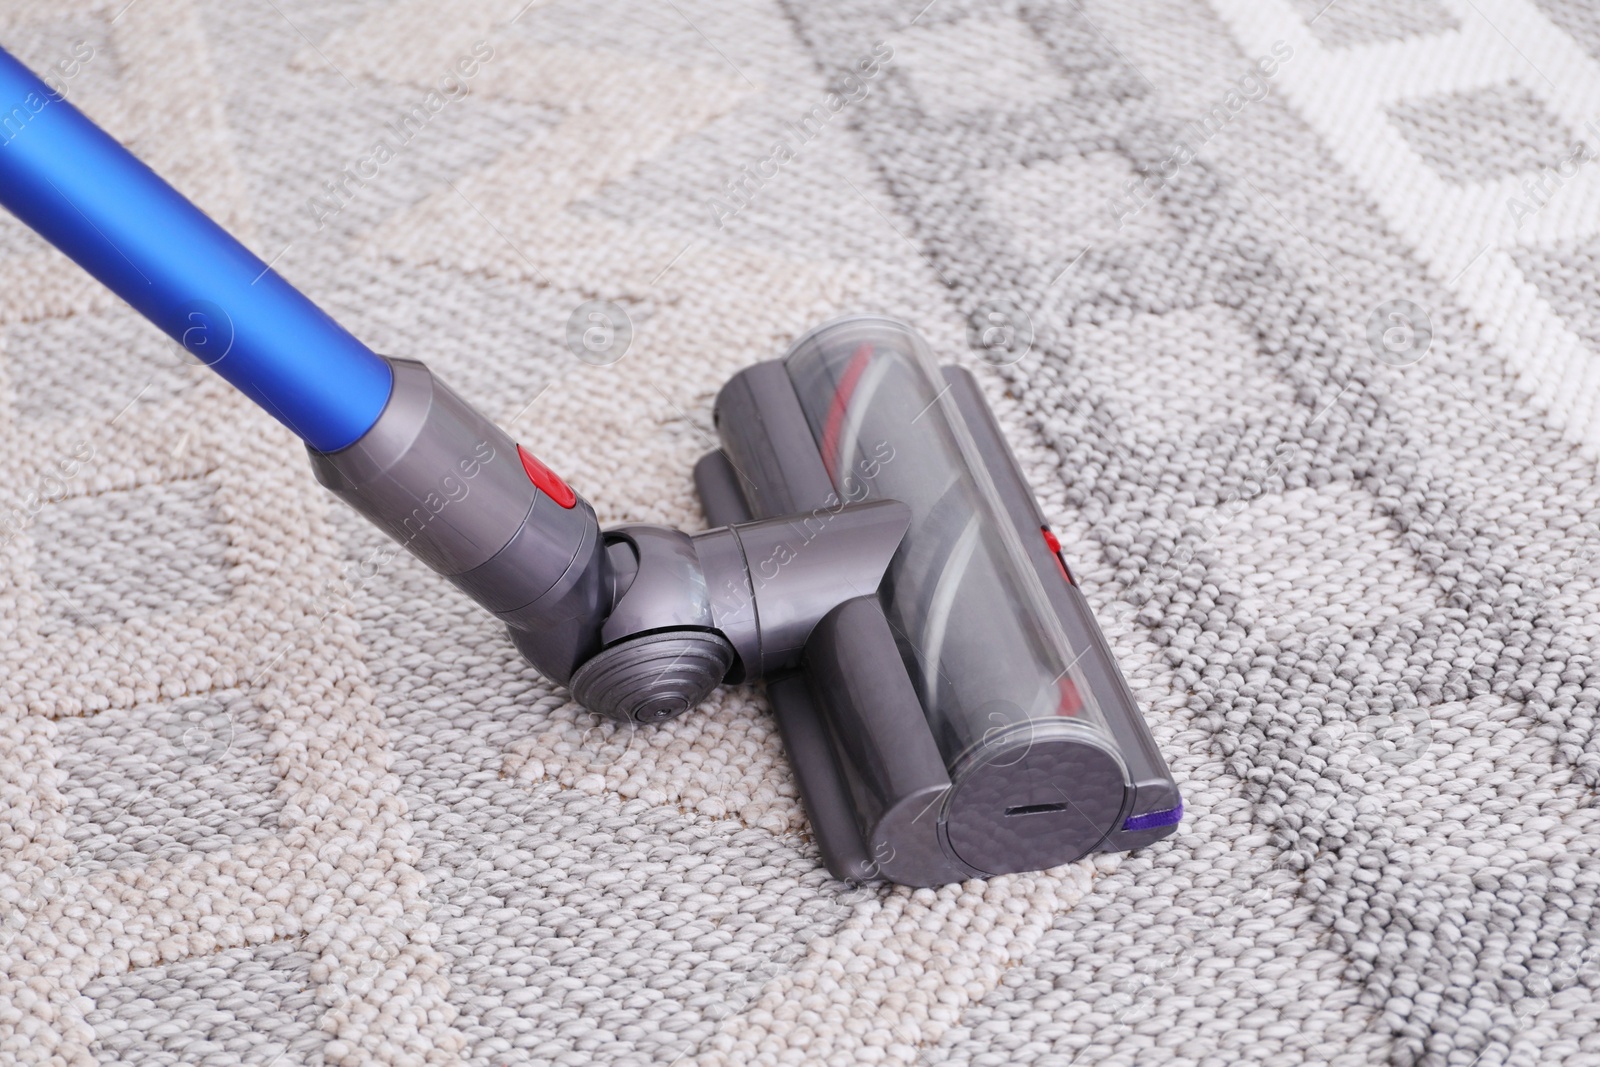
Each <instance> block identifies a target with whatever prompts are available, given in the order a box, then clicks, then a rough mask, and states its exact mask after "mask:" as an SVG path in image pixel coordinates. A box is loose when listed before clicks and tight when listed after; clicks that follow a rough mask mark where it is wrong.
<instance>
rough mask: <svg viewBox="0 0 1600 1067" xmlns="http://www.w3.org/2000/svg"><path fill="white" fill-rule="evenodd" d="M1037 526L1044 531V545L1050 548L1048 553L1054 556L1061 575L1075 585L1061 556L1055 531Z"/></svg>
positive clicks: (1059, 544) (1059, 542) (1059, 543)
mask: <svg viewBox="0 0 1600 1067" xmlns="http://www.w3.org/2000/svg"><path fill="white" fill-rule="evenodd" d="M1039 528H1040V529H1041V530H1043V531H1044V546H1045V547H1046V548H1048V549H1049V550H1050V554H1051V555H1052V556H1054V557H1055V558H1056V566H1057V567H1060V568H1061V577H1063V578H1065V579H1066V580H1067V581H1068V583H1070V584H1072V585H1076V584H1077V583H1076V582H1073V581H1072V572H1071V571H1069V570H1067V561H1066V560H1064V559H1062V558H1061V541H1060V539H1059V538H1057V537H1056V535H1055V533H1054V532H1052V531H1051V529H1050V527H1048V526H1041V527H1039Z"/></svg>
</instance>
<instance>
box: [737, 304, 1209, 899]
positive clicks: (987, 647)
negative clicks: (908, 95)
mask: <svg viewBox="0 0 1600 1067" xmlns="http://www.w3.org/2000/svg"><path fill="white" fill-rule="evenodd" d="M781 367H782V370H783V375H784V377H785V378H786V379H787V384H788V386H789V387H790V388H791V389H792V391H793V402H794V404H795V406H796V407H797V409H798V417H796V416H794V415H793V414H792V413H788V414H789V421H792V422H798V423H799V424H800V425H799V426H786V425H785V418H784V416H785V414H786V413H785V412H783V411H782V410H780V409H781V408H782V407H783V406H784V405H785V404H787V403H788V402H789V401H788V400H787V398H785V397H782V396H781V394H782V392H784V390H781V389H778V388H775V387H774V386H773V383H772V375H771V372H770V371H763V372H762V373H761V375H751V383H750V386H749V389H748V392H749V393H750V395H751V396H753V397H756V398H758V402H757V403H755V404H754V406H753V407H751V408H749V409H745V408H742V407H741V406H740V404H739V403H738V402H737V399H738V397H737V396H736V395H730V390H725V391H724V397H723V398H719V404H718V417H719V429H720V430H721V431H722V433H723V437H724V441H725V442H726V443H727V444H728V445H730V446H731V447H730V448H729V458H730V459H732V460H733V461H734V463H735V465H737V466H741V467H755V468H757V469H758V473H757V474H756V475H755V477H754V478H752V477H750V476H748V475H747V476H746V477H745V478H744V481H745V482H746V485H745V486H744V495H745V497H746V498H747V499H748V498H754V501H755V503H756V504H757V507H755V508H753V509H752V510H754V511H761V510H773V509H786V510H787V511H789V512H793V511H800V510H803V509H805V508H807V507H812V508H815V505H816V504H817V503H818V502H819V501H818V497H819V496H820V497H821V500H820V503H821V504H822V505H823V512H822V514H823V515H824V517H825V515H826V509H827V508H829V507H838V506H842V505H845V504H851V503H859V502H863V501H868V500H880V499H892V500H899V501H901V502H903V503H905V504H906V505H908V506H909V507H910V509H911V512H912V518H911V526H910V532H909V533H908V534H907V535H906V538H905V540H904V541H903V542H902V544H901V547H900V550H899V551H898V552H897V554H896V555H895V558H894V560H893V562H892V563H891V564H890V567H889V571H888V574H887V576H886V578H885V580H884V583H883V585H882V586H881V587H880V588H879V589H878V590H876V607H877V608H881V622H879V621H878V619H879V614H878V612H877V611H876V610H873V606H872V605H868V606H867V607H864V608H859V609H853V610H855V615H854V616H853V617H850V618H841V619H840V620H837V621H833V622H832V623H831V625H830V621H827V620H825V623H824V625H823V626H819V628H818V630H819V633H818V634H817V635H816V637H814V640H813V644H814V645H815V646H816V648H815V650H814V651H815V655H813V656H812V657H811V660H810V662H811V671H810V685H809V687H808V693H809V697H810V700H811V702H812V703H813V704H814V705H815V706H816V708H817V718H818V719H819V720H820V721H824V722H826V723H827V724H828V727H829V737H830V739H831V742H832V748H833V751H834V754H835V759H836V760H837V761H838V762H839V764H840V765H841V767H842V768H843V772H844V773H843V780H844V782H845V788H844V790H843V791H842V793H843V795H844V796H845V798H846V805H847V806H848V807H850V808H852V809H853V811H854V813H855V815H856V819H855V824H856V825H855V829H856V831H857V832H858V833H859V834H860V836H861V837H862V838H863V843H864V851H866V852H867V853H869V856H868V864H869V866H870V867H872V868H874V869H875V871H876V873H878V874H880V875H881V876H883V877H890V878H892V879H893V880H897V881H911V882H914V883H918V882H920V883H928V882H930V881H933V880H950V877H949V876H948V875H946V876H943V877H941V878H935V877H932V876H931V874H930V873H929V872H937V871H938V870H944V869H946V868H941V867H940V863H941V862H945V863H946V864H947V869H948V870H951V871H953V870H957V869H964V870H965V871H966V872H967V873H971V874H998V873H1005V872H1010V871H1022V870H1038V869H1043V868H1047V867H1051V866H1055V865H1057V864H1060V863H1064V862H1068V861H1071V860H1074V859H1077V858H1079V857H1081V856H1083V855H1084V854H1086V853H1088V852H1091V851H1094V850H1096V849H1106V848H1126V847H1133V846H1134V845H1137V844H1141V843H1144V842H1145V841H1146V840H1153V839H1155V838H1157V837H1160V836H1163V835H1164V834H1165V833H1167V832H1170V830H1171V826H1172V823H1175V822H1176V821H1177V815H1178V812H1179V811H1180V810H1181V806H1180V805H1179V803H1178V798H1177V790H1176V786H1175V785H1174V784H1173V783H1172V780H1171V776H1170V773H1169V772H1168V771H1167V769H1166V766H1165V764H1164V763H1163V762H1162V760H1161V757H1160V755H1159V753H1158V752H1157V751H1156V749H1155V746H1154V743H1153V741H1151V739H1150V737H1149V732H1148V728H1147V727H1146V726H1145V724H1144V722H1143V720H1142V718H1141V717H1140V713H1139V710H1138V707H1137V705H1136V704H1135V703H1134V701H1133V698H1132V695H1131V694H1130V693H1129V692H1128V689H1127V686H1126V684H1125V682H1123V680H1122V677H1121V675H1120V673H1119V672H1118V671H1117V669H1116V665H1115V663H1114V661H1113V660H1112V659H1111V654H1110V649H1109V647H1108V646H1107V644H1106V642H1105V638H1104V636H1103V635H1102V634H1101V632H1100V630H1099V628H1098V626H1096V625H1095V623H1094V620H1093V618H1092V616H1091V615H1090V614H1089V610H1088V605H1087V603H1086V602H1085V601H1084V599H1083V596H1082V594H1081V592H1080V591H1079V590H1078V589H1077V588H1076V586H1075V585H1073V583H1072V582H1071V579H1070V576H1069V573H1068V571H1067V570H1066V567H1065V565H1064V564H1063V562H1062V561H1061V560H1060V558H1059V556H1058V554H1057V551H1056V549H1055V547H1054V543H1053V539H1052V538H1051V537H1050V536H1049V531H1048V530H1047V528H1046V527H1045V526H1044V523H1043V520H1042V518H1041V517H1040V514H1039V511H1038V507H1037V504H1036V503H1035V501H1034V499H1033V496H1032V494H1031V492H1030V491H1029V489H1028V487H1027V485H1026V483H1025V482H1024V481H1023V480H1022V477H1021V474H1020V472H1018V470H1017V468H1016V463H1015V460H1014V459H1013V458H1012V456H1011V454H1010V451H1009V449H1007V447H1006V445H1005V443H1004V439H1003V438H1002V437H1001V436H1000V433H999V431H998V428H997V427H996V426H995V424H994V421H993V417H992V415H991V414H990V413H989V411H988V409H987V406H986V405H984V403H983V401H982V398H981V394H980V393H979V391H978V389H977V387H976V384H975V383H974V382H973V380H972V379H971V376H970V375H967V374H966V373H965V372H963V371H960V370H958V369H955V368H947V369H946V370H945V371H943V372H941V371H940V370H939V369H938V368H937V367H936V366H935V364H934V363H933V360H932V358H931V355H930V354H929V352H928V350H927V347H926V345H925V343H924V342H923V341H922V340H921V338H920V337H919V336H918V335H917V334H916V333H915V332H914V331H912V330H911V329H910V327H908V326H906V325H904V324H903V323H900V322H897V321H895V320H892V319H887V318H879V317H856V318H850V319H844V320H839V321H837V322H833V323H829V324H828V325H826V326H823V327H821V328H819V329H817V330H814V331H812V332H811V333H809V334H807V335H806V336H805V337H803V338H801V339H800V340H799V341H798V342H796V344H795V345H794V346H793V347H792V348H791V349H790V351H789V353H788V354H787V355H786V356H785V357H784V358H783V360H782V361H781ZM753 370H754V368H753ZM749 373H750V372H746V374H749ZM730 388H731V387H730ZM757 412H759V413H757ZM730 417H732V418H739V419H741V420H743V421H744V422H751V421H759V422H760V423H761V424H762V425H761V429H762V433H763V434H764V435H765V436H761V437H760V440H759V442H757V441H755V440H753V439H752V434H751V433H750V432H748V431H749V427H748V426H740V427H730V425H729V419H730ZM730 431H731V432H730ZM756 436H760V435H756ZM802 437H803V438H805V443H806V444H807V445H809V449H808V450H809V451H810V452H811V453H812V456H814V457H815V458H814V459H811V458H810V457H806V458H805V459H802V458H800V457H798V456H797V455H796V453H798V452H800V451H801V449H800V448H799V447H798V445H799V442H800V439H801V438H802ZM762 450H774V451H780V452H784V453H786V456H785V457H784V458H782V459H780V460H778V461H777V466H776V467H774V466H773V464H772V463H770V462H769V463H767V464H765V465H764V464H763V463H762V462H761V461H760V460H759V458H758V457H757V456H756V453H757V452H758V451H762ZM736 453H737V455H736ZM741 458H743V460H744V461H745V462H744V463H743V464H741V463H740V459H741ZM769 458H770V457H769ZM807 460H809V465H808V464H807ZM817 461H820V470H819V469H818V468H817V465H816V464H817ZM775 478H776V480H780V481H782V482H783V483H784V492H778V493H774V492H772V491H771V490H772V484H771V483H773V482H774V480H775ZM752 481H763V482H766V483H768V484H767V485H766V486H765V487H761V486H752V485H751V484H749V483H751V482H752ZM785 493H787V496H785ZM763 501H765V503H766V507H765V509H763V508H762V507H761V506H760V505H761V504H762V502H763ZM862 592H863V594H869V595H870V594H872V593H873V592H874V591H872V590H863V591H862ZM874 628H876V629H879V630H882V629H885V628H886V631H887V632H886V634H885V635H884V637H883V638H882V639H881V640H880V644H881V648H882V650H883V654H882V655H878V656H876V657H865V656H864V655H863V653H862V649H863V648H865V647H867V646H869V645H872V643H873V641H874V634H873V630H874ZM890 649H892V652H890V651H888V650H890ZM891 655H892V656H893V657H894V658H895V659H896V660H897V662H895V663H893V664H889V665H885V664H881V663H879V662H878V660H881V659H885V658H888V657H889V656H891ZM890 668H892V669H893V674H894V678H893V679H890V678H888V677H878V675H879V674H880V673H882V672H884V671H887V670H889V669H890ZM866 674H871V675H873V676H874V680H873V683H872V685H871V686H868V685H867V684H866V683H865V682H864V681H863V678H862V676H863V675H866ZM774 695H775V704H776V703H778V700H777V699H776V697H777V691H776V689H775V694H774ZM897 701H898V703H899V704H902V705H905V706H906V707H907V708H910V709H911V710H910V711H909V712H908V713H906V714H904V715H903V716H902V717H901V718H900V719H898V720H897V721H896V725H895V726H894V728H893V731H892V737H891V738H890V739H889V740H888V741H885V739H884V738H883V737H881V736H879V735H880V734H882V733H884V732H885V731H886V730H887V727H886V725H885V722H877V723H874V722H872V721H869V720H873V719H879V720H885V717H886V716H890V715H892V714H894V712H893V711H891V710H890V708H889V705H892V704H895V703H896V702H897ZM913 705H914V707H913ZM780 711H781V709H780ZM918 712H920V718H921V724H920V727H921V729H923V730H925V731H926V735H927V737H926V738H922V737H912V736H911V735H912V734H913V733H915V732H917V727H916V726H914V725H912V724H911V719H912V717H913V716H915V715H916V714H917V713H918ZM875 727H877V728H878V729H877V732H874V728H875ZM919 746H920V747H919ZM900 748H903V749H904V751H897V749H900ZM918 752H925V753H926V754H927V757H926V758H923V759H922V763H921V764H917V762H916V761H917V758H918V757H917V755H916V753H918ZM869 753H870V754H869ZM897 763H899V764H905V765H903V766H896V764H897ZM935 765H936V766H935ZM913 768H915V769H913ZM802 778H804V776H802ZM804 784H805V783H804V781H802V785H803V786H804ZM935 786H937V788H935ZM897 794H905V796H900V795H897ZM810 802H811V798H810V797H809V796H808V803H810ZM813 815H814V817H815V812H813ZM930 827H936V828H937V832H936V834H935V833H931V832H930V831H929V828H930ZM934 847H936V848H937V849H938V850H939V851H940V853H942V856H941V857H929V856H927V855H921V854H923V853H927V852H928V850H929V849H931V848H934ZM913 853H916V854H919V855H915V856H913V855H912V854H913ZM897 865H898V867H899V868H900V869H901V870H902V874H903V875H904V876H903V877H896V874H895V870H896V867H897ZM913 868H915V870H913ZM919 872H920V873H919ZM836 873H838V872H837V871H836ZM869 873H873V872H870V871H869Z"/></svg>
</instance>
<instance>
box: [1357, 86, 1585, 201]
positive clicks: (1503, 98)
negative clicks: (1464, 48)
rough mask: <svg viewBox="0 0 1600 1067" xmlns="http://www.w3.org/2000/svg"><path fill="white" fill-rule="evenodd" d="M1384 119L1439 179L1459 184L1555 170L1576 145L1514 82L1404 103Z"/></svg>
mask: <svg viewBox="0 0 1600 1067" xmlns="http://www.w3.org/2000/svg"><path fill="white" fill-rule="evenodd" d="M1389 115H1390V118H1391V119H1393V121H1394V125H1395V128H1396V129H1397V130H1399V131H1400V135H1401V136H1402V137H1404V138H1405V139H1406V142H1407V143H1408V144H1410V145H1411V147H1412V148H1414V149H1415V150H1416V151H1417V153H1418V154H1419V155H1421V156H1422V158H1423V159H1425V160H1427V161H1428V162H1429V163H1430V164H1432V165H1433V168H1434V170H1436V171H1438V172H1439V176H1440V177H1442V178H1444V179H1445V180H1446V181H1450V182H1456V183H1458V184H1466V183H1468V182H1483V181H1491V180H1493V179H1495V178H1503V177H1505V176H1506V175H1508V174H1523V173H1530V172H1534V171H1538V170H1541V169H1542V168H1545V167H1555V166H1557V165H1559V164H1560V163H1561V162H1562V161H1563V160H1566V159H1567V158H1568V157H1570V156H1571V155H1572V153H1573V150H1574V148H1575V147H1576V145H1577V142H1576V140H1575V139H1574V138H1573V136H1572V134H1571V133H1570V132H1569V131H1568V130H1567V129H1565V128H1564V127H1563V126H1562V124H1561V122H1560V121H1559V120H1558V119H1556V117H1555V116H1553V115H1551V114H1550V112H1549V111H1548V110H1546V108H1545V107H1544V105H1543V104H1541V103H1540V102H1539V98H1538V97H1536V96H1534V95H1533V93H1531V92H1529V91H1528V90H1527V89H1526V88H1524V87H1523V86H1520V85H1517V84H1515V83H1507V84H1505V85H1496V86H1491V87H1489V88H1486V89H1476V90H1473V91H1472V92H1457V93H1449V94H1446V95H1443V96H1435V97H1429V98H1426V99H1421V100H1406V101H1403V102H1401V103H1399V104H1396V105H1394V106H1393V107H1391V108H1390V109H1389Z"/></svg>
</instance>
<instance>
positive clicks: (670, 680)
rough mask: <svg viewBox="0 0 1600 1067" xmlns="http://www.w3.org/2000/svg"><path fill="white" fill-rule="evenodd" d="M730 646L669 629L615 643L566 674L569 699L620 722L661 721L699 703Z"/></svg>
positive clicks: (717, 679) (720, 674)
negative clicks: (569, 676)
mask: <svg viewBox="0 0 1600 1067" xmlns="http://www.w3.org/2000/svg"><path fill="white" fill-rule="evenodd" d="M733 658H734V657H733V646H732V645H730V644H728V642H727V641H725V640H723V638H722V637H721V636H719V635H717V634H714V633H710V632H707V631H705V630H671V631H667V632H664V633H655V634H645V635H643V636H640V637H633V638H629V639H628V640H626V641H620V642H618V643H617V644H615V645H612V646H611V647H610V648H608V649H605V650H604V651H603V652H601V653H600V654H599V655H597V656H595V657H594V658H593V659H591V660H589V662H587V663H585V664H584V665H583V666H582V667H580V668H579V669H578V673H577V674H575V675H573V676H572V696H573V699H575V700H576V701H577V702H578V703H580V704H582V705H583V706H584V707H586V708H588V709H589V710H590V711H593V712H596V713H598V714H601V715H605V716H608V717H609V718H613V719H618V720H620V721H623V722H628V721H632V722H641V723H653V722H665V721H667V720H668V719H673V718H677V717H678V716H679V715H682V714H683V713H684V712H686V711H688V710H689V709H690V708H692V707H694V706H695V705H697V704H699V703H700V702H701V701H703V700H704V699H705V698H706V697H707V696H708V695H710V693H711V690H713V689H715V688H716V687H717V686H718V685H721V684H722V680H723V678H725V677H727V674H728V669H729V668H730V667H732V666H733Z"/></svg>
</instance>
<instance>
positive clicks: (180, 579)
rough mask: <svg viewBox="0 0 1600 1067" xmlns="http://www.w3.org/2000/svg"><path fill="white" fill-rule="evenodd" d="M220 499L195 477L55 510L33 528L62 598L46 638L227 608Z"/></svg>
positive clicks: (49, 579)
mask: <svg viewBox="0 0 1600 1067" xmlns="http://www.w3.org/2000/svg"><path fill="white" fill-rule="evenodd" d="M214 495H215V490H214V489H213V487H212V486H211V485H209V484H207V483H206V481H205V480H204V479H193V480H189V481H181V482H167V483H159V484H155V485H148V486H141V487H140V488H138V489H123V490H112V491H110V492H106V493H97V494H95V495H93V496H80V497H69V498H68V499H65V500H61V501H58V502H56V503H54V504H50V505H47V506H46V507H45V508H44V509H43V510H42V511H41V512H40V514H39V521H38V524H37V526H36V527H35V528H34V530H33V540H34V543H35V544H36V545H37V546H38V552H39V557H40V559H39V564H38V574H39V577H40V578H41V579H42V580H43V581H44V582H45V583H46V585H47V588H48V589H49V590H50V591H51V592H52V593H53V594H54V595H53V596H50V597H48V598H47V602H48V603H49V605H50V611H51V618H49V619H47V620H46V621H44V622H43V623H41V630H40V632H41V633H45V634H55V633H59V632H62V631H64V630H67V629H70V628H71V627H73V626H103V625H106V624H109V623H116V622H127V621H128V620H130V619H136V618H144V617H148V616H152V615H181V614H183V613H185V612H188V611H193V610H195V609H197V608H202V607H206V606H209V605H214V604H221V603H223V602H224V601H225V600H226V599H227V596H228V589H229V579H228V573H227V569H226V565H225V561H224V559H223V555H224V553H225V552H226V551H227V547H228V538H227V531H226V529H225V527H223V525H222V524H221V523H220V522H218V518H217V514H216V507H215V503H214V500H213V498H214ZM68 590H70V592H69V591H68Z"/></svg>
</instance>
